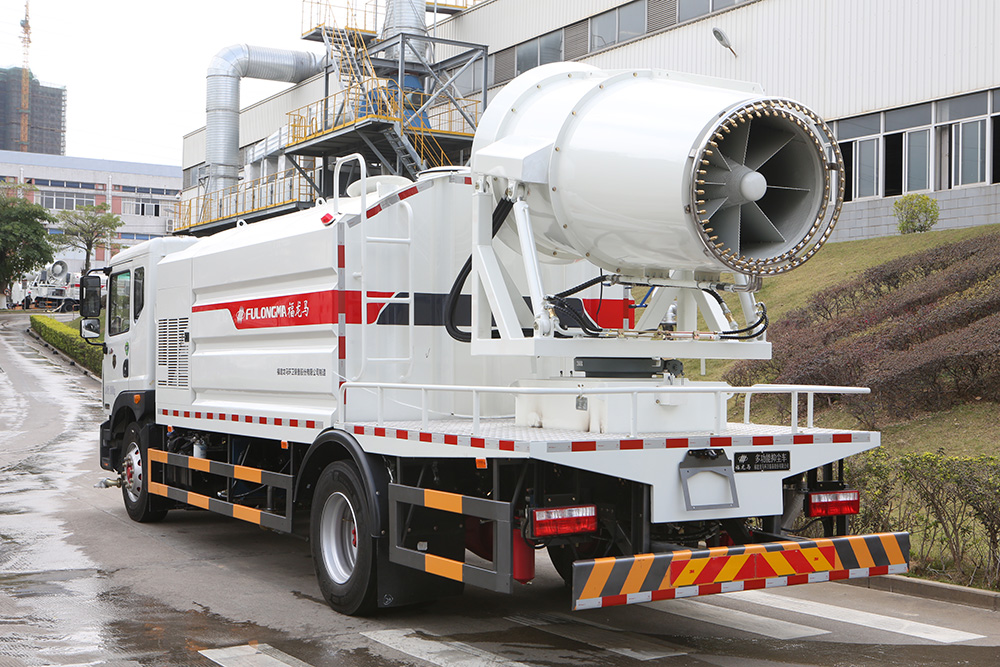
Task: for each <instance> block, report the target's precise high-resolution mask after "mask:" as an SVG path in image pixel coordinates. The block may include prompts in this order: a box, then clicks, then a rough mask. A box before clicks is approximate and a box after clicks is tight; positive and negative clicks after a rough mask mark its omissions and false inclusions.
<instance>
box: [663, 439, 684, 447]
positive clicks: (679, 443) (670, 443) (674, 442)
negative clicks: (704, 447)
mask: <svg viewBox="0 0 1000 667" xmlns="http://www.w3.org/2000/svg"><path fill="white" fill-rule="evenodd" d="M664 444H666V446H667V447H671V448H673V447H687V446H688V439H687V438H667V439H666V440H665V441H664Z"/></svg>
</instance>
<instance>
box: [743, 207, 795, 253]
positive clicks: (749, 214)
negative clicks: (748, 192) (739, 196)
mask: <svg viewBox="0 0 1000 667" xmlns="http://www.w3.org/2000/svg"><path fill="white" fill-rule="evenodd" d="M740 209H742V210H741V214H742V219H743V224H742V231H743V243H744V244H752V243H784V242H785V237H784V236H782V235H781V232H779V231H778V228H777V227H775V226H774V223H773V222H771V219H770V218H768V217H767V214H765V213H764V211H762V210H761V209H760V207H759V206H757V203H756V202H749V203H746V204H744V205H743V206H741V207H740Z"/></svg>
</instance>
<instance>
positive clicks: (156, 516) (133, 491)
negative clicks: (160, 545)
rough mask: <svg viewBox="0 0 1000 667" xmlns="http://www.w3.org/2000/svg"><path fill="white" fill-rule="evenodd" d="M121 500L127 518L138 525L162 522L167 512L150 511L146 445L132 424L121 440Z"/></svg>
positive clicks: (136, 427) (136, 426) (137, 425)
mask: <svg viewBox="0 0 1000 667" xmlns="http://www.w3.org/2000/svg"><path fill="white" fill-rule="evenodd" d="M122 452H123V453H122V461H121V471H122V500H124V501H125V511H126V512H128V515H129V518H130V519H132V520H133V521H138V522H139V523H153V522H156V521H161V520H163V517H165V516H166V515H167V510H152V509H150V497H149V490H148V486H149V485H148V482H149V480H148V479H147V475H146V465H145V463H146V445H145V444H144V443H143V442H142V441H141V438H140V437H139V424H138V423H136V422H132V423H131V424H129V425H128V426H127V427H126V428H125V435H124V437H123V438H122Z"/></svg>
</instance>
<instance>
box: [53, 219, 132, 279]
mask: <svg viewBox="0 0 1000 667" xmlns="http://www.w3.org/2000/svg"><path fill="white" fill-rule="evenodd" d="M57 216H58V217H59V229H61V230H62V234H61V235H59V236H60V237H59V238H58V239H57V240H56V241H55V243H56V244H57V245H58V246H59V247H60V248H76V249H77V250H82V251H83V252H84V253H85V255H86V259H85V260H84V266H83V272H84V273H86V272H87V271H89V270H90V255H91V254H92V253H93V252H94V248H95V247H97V245H98V244H99V243H100V242H101V241H104V240H105V239H107V238H108V236H110V235H111V234H112V233H114V232H115V230H117V229H118V228H119V227H121V226H122V225H123V224H125V223H123V222H122V219H121V218H119V217H118V216H117V215H115V214H114V213H109V212H108V205H107V204H98V205H97V206H81V207H80V208H78V209H76V210H75V211H59V213H58V214H57Z"/></svg>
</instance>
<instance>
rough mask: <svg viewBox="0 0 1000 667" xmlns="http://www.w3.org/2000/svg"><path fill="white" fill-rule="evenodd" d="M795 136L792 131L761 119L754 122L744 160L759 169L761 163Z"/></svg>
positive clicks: (755, 169)
mask: <svg viewBox="0 0 1000 667" xmlns="http://www.w3.org/2000/svg"><path fill="white" fill-rule="evenodd" d="M794 138H795V135H794V134H792V133H791V132H786V131H784V130H776V129H774V128H773V127H769V126H767V125H765V124H764V123H762V122H760V121H756V122H755V123H753V129H752V131H751V132H750V140H749V143H748V145H747V157H746V160H745V161H744V162H743V164H744V165H746V166H747V168H749V169H753V170H754V171H757V170H758V169H760V167H761V165H763V164H764V163H765V162H767V161H768V160H770V159H771V158H772V157H774V156H775V154H777V152H778V151H780V150H781V149H782V148H784V147H785V145H786V144H788V142H789V141H791V140H792V139H794Z"/></svg>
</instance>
